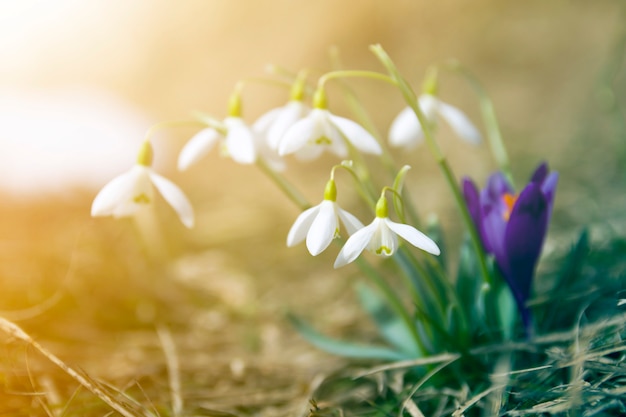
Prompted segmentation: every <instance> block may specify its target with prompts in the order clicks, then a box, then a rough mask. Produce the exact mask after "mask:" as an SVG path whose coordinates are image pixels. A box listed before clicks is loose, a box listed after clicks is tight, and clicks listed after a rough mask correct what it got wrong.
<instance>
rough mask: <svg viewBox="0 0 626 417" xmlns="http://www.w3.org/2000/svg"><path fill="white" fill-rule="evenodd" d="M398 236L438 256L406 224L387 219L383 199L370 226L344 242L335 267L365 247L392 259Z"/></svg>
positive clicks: (426, 239) (429, 243) (430, 242)
mask: <svg viewBox="0 0 626 417" xmlns="http://www.w3.org/2000/svg"><path fill="white" fill-rule="evenodd" d="M398 236H400V237H401V238H403V239H405V240H406V241H407V242H409V243H410V244H411V245H413V246H415V247H417V248H419V249H422V250H424V251H426V252H428V253H431V254H433V255H439V254H440V253H441V252H440V250H439V247H438V246H437V244H436V243H435V242H433V240H432V239H430V238H429V237H428V236H426V235H425V234H424V233H422V232H420V231H419V230H417V229H416V228H414V227H413V226H409V225H408V224H402V223H396V222H394V221H391V220H390V219H389V215H388V208H387V199H386V198H385V197H384V196H382V197H381V198H380V199H379V200H378V203H377V204H376V218H375V219H374V221H372V223H370V224H369V225H367V226H365V227H363V228H362V229H360V230H358V231H357V232H355V233H354V234H353V235H352V236H350V238H349V239H348V240H347V241H346V243H345V244H344V246H343V248H341V251H340V252H339V255H337V259H336V260H335V265H334V267H335V268H339V267H342V266H344V265H347V264H349V263H350V262H352V261H354V260H355V259H356V258H358V256H359V255H360V254H361V253H362V252H363V250H365V249H366V248H367V249H368V250H370V251H371V252H374V253H375V254H377V255H381V256H391V255H393V254H394V253H395V251H396V250H397V249H398Z"/></svg>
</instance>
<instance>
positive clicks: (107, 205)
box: [91, 141, 194, 228]
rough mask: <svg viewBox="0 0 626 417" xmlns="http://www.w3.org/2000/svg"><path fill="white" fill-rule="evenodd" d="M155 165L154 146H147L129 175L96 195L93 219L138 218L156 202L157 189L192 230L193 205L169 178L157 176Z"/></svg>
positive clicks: (140, 153) (146, 143)
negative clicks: (153, 157)
mask: <svg viewBox="0 0 626 417" xmlns="http://www.w3.org/2000/svg"><path fill="white" fill-rule="evenodd" d="M151 164H152V146H151V145H150V142H148V141H146V142H144V144H143V146H142V148H141V151H140V152H139V158H138V160H137V164H136V165H134V166H133V167H132V168H131V169H130V170H129V171H127V172H125V173H123V174H121V175H119V176H117V177H115V178H113V179H112V180H111V181H110V182H109V183H107V184H106V185H105V186H104V187H103V188H102V190H100V192H99V193H98V195H96V198H95V199H94V201H93V204H92V205H91V215H92V216H94V217H96V216H113V217H116V218H119V217H127V216H132V215H135V214H137V213H138V212H139V211H141V210H142V209H144V208H145V207H146V206H147V205H149V204H152V203H153V201H154V199H155V191H154V189H155V188H156V189H157V190H158V191H159V193H161V195H162V196H163V198H164V199H165V201H167V202H168V203H169V204H170V205H171V206H172V208H173V209H174V211H176V213H177V214H178V217H179V218H180V221H181V222H182V223H183V224H184V225H185V226H186V227H188V228H191V227H193V225H194V213H193V208H192V207H191V203H190V202H189V200H188V199H187V197H186V196H185V194H184V193H183V192H182V191H181V189H180V188H178V186H177V185H176V184H174V183H173V182H171V181H170V180H168V179H167V178H165V177H163V176H161V175H159V174H157V173H156V172H154V171H153V170H152V168H151V167H150V166H151Z"/></svg>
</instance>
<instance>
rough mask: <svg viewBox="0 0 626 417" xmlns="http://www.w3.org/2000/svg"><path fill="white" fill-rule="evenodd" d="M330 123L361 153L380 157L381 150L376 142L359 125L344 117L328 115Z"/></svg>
mask: <svg viewBox="0 0 626 417" xmlns="http://www.w3.org/2000/svg"><path fill="white" fill-rule="evenodd" d="M329 118H330V121H331V122H332V123H333V124H334V125H335V126H337V128H338V129H339V130H340V131H341V133H342V134H343V135H344V136H345V138H346V139H347V140H348V141H349V142H350V143H351V144H352V145H354V147H355V148H357V149H358V150H360V151H361V152H365V153H371V154H375V155H380V154H381V153H382V152H383V150H382V148H381V147H380V144H379V143H378V141H377V140H376V139H375V138H374V136H372V135H371V134H370V133H369V132H368V131H367V130H365V128H364V127H363V126H361V125H360V124H358V123H356V122H354V121H352V120H350V119H346V118H344V117H339V116H334V115H332V114H329Z"/></svg>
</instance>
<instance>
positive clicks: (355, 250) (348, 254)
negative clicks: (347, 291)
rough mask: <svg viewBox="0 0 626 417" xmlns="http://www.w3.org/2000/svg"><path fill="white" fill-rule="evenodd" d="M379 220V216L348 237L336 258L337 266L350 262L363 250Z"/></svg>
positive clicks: (335, 265)
mask: <svg viewBox="0 0 626 417" xmlns="http://www.w3.org/2000/svg"><path fill="white" fill-rule="evenodd" d="M378 220H379V218H378V217H377V218H376V219H374V221H373V222H372V223H370V224H369V225H367V226H365V227H364V228H362V229H360V230H358V231H357V232H356V233H354V234H353V235H352V236H350V237H349V238H348V240H347V241H346V243H345V244H344V245H343V248H341V251H339V254H338V255H337V259H335V264H334V267H335V268H340V267H342V266H344V265H347V264H349V263H350V262H352V261H354V260H355V259H356V258H357V257H358V256H359V255H360V254H361V252H363V250H364V249H365V248H366V247H367V245H368V243H369V242H370V240H371V239H372V236H374V233H375V232H376V230H377V229H378Z"/></svg>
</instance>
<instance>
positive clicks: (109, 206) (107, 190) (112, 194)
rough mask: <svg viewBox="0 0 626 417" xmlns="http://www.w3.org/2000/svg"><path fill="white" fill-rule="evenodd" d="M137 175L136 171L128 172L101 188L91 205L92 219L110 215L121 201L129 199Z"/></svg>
mask: <svg viewBox="0 0 626 417" xmlns="http://www.w3.org/2000/svg"><path fill="white" fill-rule="evenodd" d="M137 175H138V172H137V171H135V170H130V171H128V172H125V173H123V174H121V175H119V176H117V177H115V178H113V179H112V180H111V181H109V182H108V183H107V184H106V185H105V186H104V187H102V190H100V192H99V193H98V195H96V198H95V199H94V200H93V203H92V205H91V215H92V216H94V217H95V216H110V215H112V214H113V210H114V209H115V207H116V206H118V205H119V204H120V203H121V201H123V200H125V199H129V198H131V196H132V193H133V190H134V188H135V182H136V180H137Z"/></svg>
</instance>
